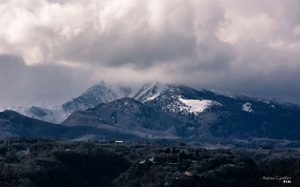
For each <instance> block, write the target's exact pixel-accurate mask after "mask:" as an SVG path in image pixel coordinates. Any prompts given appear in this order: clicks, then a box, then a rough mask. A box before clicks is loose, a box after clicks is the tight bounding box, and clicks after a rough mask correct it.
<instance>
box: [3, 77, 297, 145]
mask: <svg viewBox="0 0 300 187" xmlns="http://www.w3.org/2000/svg"><path fill="white" fill-rule="evenodd" d="M131 90H132V89H130V88H124V87H123V88H113V87H110V86H108V85H106V84H105V83H100V84H98V85H95V86H93V87H91V88H90V89H88V90H87V91H85V92H84V93H83V94H82V95H81V96H79V97H77V98H75V99H73V100H71V101H69V102H66V103H65V104H63V105H62V106H61V107H60V108H57V109H56V110H50V109H44V108H40V107H31V108H29V111H30V114H32V116H30V117H33V118H38V119H43V120H46V119H47V120H46V121H51V120H50V119H51V116H52V117H53V116H55V117H56V118H57V117H59V118H60V121H62V120H63V119H66V118H67V119H66V120H64V121H63V122H62V123H61V125H60V126H58V127H59V128H66V127H68V128H77V127H80V128H92V129H96V131H97V132H101V131H105V132H109V133H108V134H118V133H120V134H125V135H128V136H133V137H139V138H147V139H162V138H164V139H185V140H187V141H194V140H196V141H197V140H199V139H201V138H222V139H242V140H249V139H253V138H269V139H280V140H282V139H289V140H300V138H299V137H300V119H299V116H300V107H299V106H296V105H285V104H278V103H275V102H271V101H266V100H262V99H256V98H251V97H246V96H238V97H229V96H226V95H222V94H218V93H216V92H213V91H209V90H196V89H193V88H190V87H187V86H184V85H177V84H162V83H154V84H146V85H144V86H142V87H141V88H140V89H139V90H138V91H136V92H133V91H131ZM70 114H71V115H70ZM69 115H70V116H69ZM27 116H28V115H27ZM51 122H53V121H51ZM3 132H9V131H3ZM45 133H46V132H45ZM83 134H84V133H82V135H83ZM87 134H90V133H87ZM91 134H94V135H95V133H91ZM96 134H97V133H96ZM98 135H99V134H97V136H98ZM83 136H84V135H83ZM105 137H107V136H105Z"/></svg>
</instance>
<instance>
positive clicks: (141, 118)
mask: <svg viewBox="0 0 300 187" xmlns="http://www.w3.org/2000/svg"><path fill="white" fill-rule="evenodd" d="M176 123H178V121H177V120H176V119H175V118H172V117H170V116H169V115H167V114H165V113H161V112H159V111H156V110H155V109H154V108H152V107H150V106H147V105H144V104H143V103H141V102H139V101H137V100H134V99H132V98H129V97H125V98H122V99H119V100H115V101H112V102H109V103H105V104H104V103H103V104H100V105H98V106H97V107H95V108H92V109H88V110H86V111H78V112H75V113H73V114H72V115H71V116H70V117H69V118H68V119H67V120H66V121H64V122H63V123H62V124H63V125H67V126H77V125H81V126H82V125H84V126H91V127H97V128H100V129H107V130H114V131H118V132H124V133H130V134H133V135H137V136H140V137H148V138H157V137H158V138H163V137H164V138H165V137H169V138H176V137H174V134H172V133H171V132H172V127H173V124H176Z"/></svg>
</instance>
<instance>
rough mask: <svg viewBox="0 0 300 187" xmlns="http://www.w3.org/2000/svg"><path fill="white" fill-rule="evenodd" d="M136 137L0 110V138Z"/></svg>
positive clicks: (69, 138)
mask: <svg viewBox="0 0 300 187" xmlns="http://www.w3.org/2000/svg"><path fill="white" fill-rule="evenodd" d="M6 138H30V139H32V138H43V139H65V140H72V139H85V138H88V139H91V138H92V139H108V140H109V139H115V138H120V139H134V138H136V137H135V136H132V135H128V134H124V133H119V132H112V131H107V130H103V129H99V128H93V127H82V126H76V127H68V126H63V125H56V124H52V123H48V122H43V121H40V120H37V119H33V118H29V117H26V116H23V115H21V114H19V113H17V112H14V111H8V110H7V111H4V112H0V139H6Z"/></svg>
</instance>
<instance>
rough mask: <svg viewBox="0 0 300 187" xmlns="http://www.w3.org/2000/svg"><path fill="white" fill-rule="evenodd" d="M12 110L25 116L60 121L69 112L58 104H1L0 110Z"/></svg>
mask: <svg viewBox="0 0 300 187" xmlns="http://www.w3.org/2000/svg"><path fill="white" fill-rule="evenodd" d="M5 110H12V111H15V112H18V113H19V114H22V115H24V116H27V117H31V118H34V119H38V120H42V121H46V122H50V123H61V122H62V121H64V120H65V119H67V117H69V115H70V113H68V112H66V111H65V110H64V109H63V108H62V107H61V106H60V105H55V106H41V107H38V106H18V107H14V106H2V107H1V108H0V112H3V111H5Z"/></svg>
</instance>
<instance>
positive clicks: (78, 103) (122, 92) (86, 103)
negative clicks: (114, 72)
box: [63, 82, 132, 113]
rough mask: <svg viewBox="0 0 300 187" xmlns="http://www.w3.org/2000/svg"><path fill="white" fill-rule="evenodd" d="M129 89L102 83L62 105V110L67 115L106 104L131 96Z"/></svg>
mask: <svg viewBox="0 0 300 187" xmlns="http://www.w3.org/2000/svg"><path fill="white" fill-rule="evenodd" d="M131 92H132V91H131V88H127V87H117V88H114V87H112V86H110V85H107V84H106V83H104V82H101V83H99V84H96V85H94V86H92V87H91V88H89V89H87V90H86V91H85V92H84V93H83V94H81V95H80V96H79V97H77V98H74V99H72V100H71V101H69V102H66V103H65V104H63V109H64V110H65V111H67V112H69V113H72V112H75V111H82V110H86V109H89V108H93V107H96V106H97V105H99V104H101V103H108V102H111V101H114V100H117V99H120V98H123V97H126V96H128V95H130V94H131Z"/></svg>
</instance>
